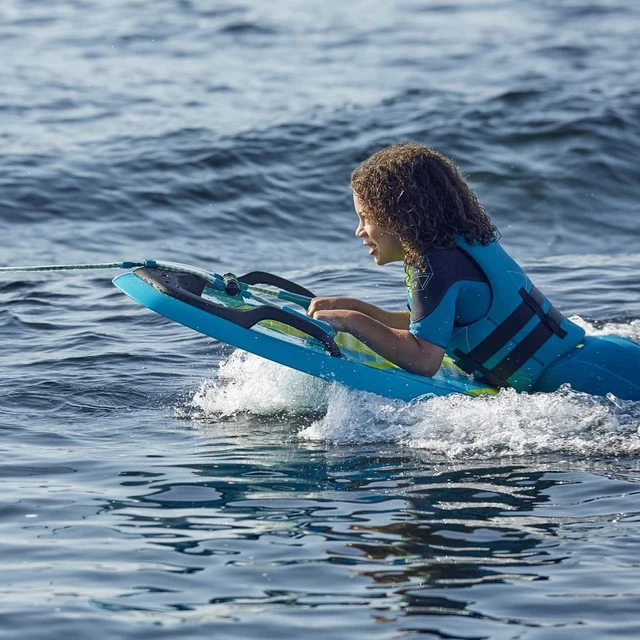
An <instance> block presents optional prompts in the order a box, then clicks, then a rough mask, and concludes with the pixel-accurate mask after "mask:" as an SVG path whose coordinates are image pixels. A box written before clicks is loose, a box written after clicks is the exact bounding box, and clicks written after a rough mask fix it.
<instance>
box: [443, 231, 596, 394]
mask: <svg viewBox="0 0 640 640" xmlns="http://www.w3.org/2000/svg"><path fill="white" fill-rule="evenodd" d="M458 247H459V248H460V249H461V250H462V251H463V252H464V253H466V254H467V255H468V256H469V257H470V258H471V259H472V260H473V261H474V262H475V263H476V264H477V265H478V266H479V267H480V269H481V270H482V271H483V272H484V274H485V275H486V277H487V280H488V282H489V287H490V288H491V305H490V307H489V311H488V312H487V313H486V315H484V316H483V317H482V318H480V319H479V320H477V321H476V322H473V323H471V324H468V325H465V326H461V327H454V331H453V335H452V336H451V340H450V341H449V343H448V345H447V349H446V352H447V354H448V355H449V356H451V357H452V358H453V360H454V361H455V362H456V364H457V365H458V366H459V367H460V368H461V369H462V370H463V371H466V372H467V373H472V374H474V375H476V376H480V377H482V378H484V379H485V380H486V381H487V382H489V383H490V384H492V385H494V386H497V387H507V386H508V387H514V388H515V389H516V390H517V391H529V390H530V389H531V388H532V387H533V385H534V384H535V382H536V380H537V379H538V378H539V377H540V375H541V373H542V372H543V371H544V369H545V368H546V367H548V366H549V365H550V364H551V363H552V362H555V361H556V360H557V359H558V358H559V357H560V356H563V355H565V354H566V353H569V352H570V351H571V350H572V349H574V348H575V347H576V346H577V345H578V344H579V343H580V342H581V341H582V339H583V337H584V329H581V328H580V327H578V325H576V324H574V323H573V322H571V321H570V320H568V319H567V318H565V317H564V316H563V315H562V313H560V311H558V310H557V309H556V308H555V307H554V306H553V305H552V304H551V303H550V302H549V300H547V298H546V297H545V296H544V295H543V294H542V293H540V291H538V289H536V287H534V286H533V283H532V282H531V280H529V278H528V277H527V275H526V274H525V273H524V271H523V270H522V268H521V267H520V266H519V265H518V264H517V263H516V262H515V261H514V260H513V259H512V258H511V257H510V256H509V255H508V254H507V252H506V251H505V250H504V249H503V248H502V247H501V246H500V244H499V243H498V242H492V243H491V244H489V245H487V246H484V245H481V244H477V243H476V244H469V243H467V242H466V240H464V238H461V239H459V240H458Z"/></svg>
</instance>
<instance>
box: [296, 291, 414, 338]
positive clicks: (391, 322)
mask: <svg viewBox="0 0 640 640" xmlns="http://www.w3.org/2000/svg"><path fill="white" fill-rule="evenodd" d="M337 309H343V310H347V309H349V310H351V311H358V312H360V313H362V314H364V315H365V316H369V317H370V318H373V319H374V320H377V321H378V322H382V324H385V325H387V327H391V328H392V329H405V330H406V329H409V321H410V317H411V314H410V313H409V311H387V310H386V309H381V308H380V307H376V306H375V305H374V304H370V303H369V302H364V300H358V298H343V297H333V298H314V299H313V300H312V301H311V304H310V305H309V310H308V314H309V315H310V316H311V317H312V318H313V317H315V314H316V313H317V312H319V311H334V310H337Z"/></svg>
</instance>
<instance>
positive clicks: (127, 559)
mask: <svg viewBox="0 0 640 640" xmlns="http://www.w3.org/2000/svg"><path fill="white" fill-rule="evenodd" d="M639 27H640V5H637V4H636V3H633V2H614V1H612V0H589V1H588V2H573V1H572V0H563V2H561V3H558V2H547V1H546V0H544V1H541V2H536V3H528V4H524V3H521V2H516V1H515V0H506V1H502V0H501V1H500V2H498V1H497V0H487V1H486V2H480V3H478V2H470V1H467V0H453V1H452V2H435V1H434V2H427V1H426V0H425V1H417V0H415V1H408V2H401V3H375V2H370V1H367V0H355V1H354V2H351V3H337V2H332V1H330V2H322V3H320V2H310V3H309V2H307V3H304V4H303V3H300V2H294V1H293V0H284V1H281V2H278V3H277V7H275V5H274V4H273V3H268V4H265V3H257V2H253V3H250V2H246V3H242V2H239V1H238V0H229V1H228V2H224V3H217V4H216V6H212V5H211V3H206V2H203V1H196V0H181V1H177V0H176V1H174V0H161V1H160V2H156V3H153V5H150V4H149V3H143V2H139V1H137V0H114V1H112V2H109V3H98V2H97V1H93V0H83V1H76V2H71V1H68V2H58V3H42V2H34V1H30V0H5V1H4V2H3V3H2V6H1V7H0V59H1V60H2V65H0V142H1V144H2V154H1V156H0V233H1V234H2V240H0V246H1V249H2V250H1V254H0V259H1V262H2V264H6V265H11V264H13V265H15V264H37V263H68V262H104V261H116V260H126V259H140V258H156V259H164V260H173V261H177V262H186V263H188V264H194V265H197V266H203V267H209V268H212V269H215V270H218V271H219V270H220V269H232V270H234V271H235V272H237V273H242V272H246V271H250V270H253V269H256V268H260V269H264V270H270V271H274V272H277V273H279V274H281V275H284V276H286V277H290V278H293V279H295V280H297V281H299V282H300V283H301V284H303V285H305V286H307V287H309V288H311V289H313V290H316V291H317V292H318V293H325V294H332V293H346V294H350V295H357V296H362V297H365V298H366V299H368V300H370V301H371V302H373V303H376V304H384V305H386V306H388V307H393V306H394V305H395V306H398V305H402V304H403V295H404V294H403V290H402V274H401V272H400V270H399V269H397V268H395V267H388V268H385V269H384V270H381V269H379V268H377V267H375V266H374V265H372V264H371V263H370V262H369V259H368V257H367V256H366V255H365V252H364V251H363V248H362V246H361V244H360V243H359V241H357V240H356V239H355V238H353V235H352V234H353V231H354V229H355V222H356V219H355V215H354V213H353V212H352V211H351V203H350V193H349V190H348V188H347V181H348V176H349V173H350V171H351V170H352V168H353V167H354V165H355V164H356V163H357V162H359V161H360V160H362V159H363V158H365V157H366V156H367V155H368V154H369V153H371V152H372V151H374V150H376V149H378V148H380V147H381V146H384V145H385V144H388V143H392V142H397V141H400V140H406V139H415V140H419V141H421V142H425V143H428V144H431V145H433V146H435V147H437V148H439V149H441V150H442V151H443V152H445V153H447V154H448V155H450V156H452V157H453V158H454V159H455V161H456V162H457V163H458V164H459V166H460V167H461V169H462V170H463V172H464V173H465V175H467V176H468V178H469V181H470V182H471V184H472V186H473V187H474V189H475V190H476V191H477V193H478V195H479V197H480V199H481V201H482V202H483V203H484V204H485V206H486V207H487V209H488V211H489V212H490V213H491V215H492V217H493V218H494V220H495V222H496V223H497V224H498V226H499V227H500V229H501V231H502V234H503V243H504V245H505V246H506V247H507V248H508V249H509V250H510V252H511V253H512V254H513V255H514V256H515V257H516V258H517V259H518V260H519V261H520V262H521V263H522V264H523V265H524V266H525V267H526V268H527V270H528V271H529V272H530V274H531V275H532V277H533V279H534V280H535V282H536V284H537V285H538V286H539V287H540V288H541V289H542V290H544V291H545V292H546V293H548V294H549V295H550V297H552V299H553V300H554V302H555V303H556V305H557V306H559V307H560V308H562V309H563V310H564V311H565V312H567V313H568V314H570V315H573V316H574V317H575V318H577V320H578V321H579V322H580V323H582V324H583V326H585V327H586V329H587V331H588V332H589V333H598V332H602V331H604V332H612V333H616V334H618V335H625V336H628V337H630V338H632V339H634V340H636V341H640V296H639V295H638V294H639V293H640V278H639V276H638V274H639V273H640V253H639V252H638V240H639V238H640V232H639V225H638V222H639V219H640V216H639V212H640V201H639V200H638V184H639V180H638V178H639V173H638V169H637V158H638V156H639V152H640V126H639V124H638V123H639V121H640V90H639V89H638V87H640V70H639V69H638V66H637V65H636V64H634V61H635V60H637V59H638V57H639V56H640V40H639V39H638V38H637V33H638V28H639ZM112 275H115V273H114V274H109V273H101V272H87V273H66V274H62V273H57V274H12V275H2V276H1V277H0V327H1V331H2V337H3V339H2V342H1V344H0V366H1V367H2V371H3V372H4V376H3V377H2V380H1V381H0V394H1V396H0V397H1V398H2V403H1V405H0V407H1V408H0V429H2V434H3V438H2V444H1V445H0V446H1V447H2V449H3V464H2V465H0V474H1V475H2V482H3V497H2V500H1V502H0V545H1V553H2V564H1V566H0V594H1V597H0V629H1V633H0V635H1V636H2V637H3V638H4V637H7V638H20V639H21V640H22V639H27V638H28V639H39V638H47V639H50V638H62V637H73V638H87V637H93V636H95V634H96V629H99V630H100V631H99V633H100V635H101V636H103V637H112V638H116V637H117V638H145V640H146V639H147V638H169V637H170V638H181V637H182V638H209V637H216V638H234V639H235V638H239V639H241V638H251V639H255V638H267V637H282V638H299V637H301V636H302V635H304V636H305V637H309V638H322V639H325V638H332V639H340V638H350V639H351V638H365V637H366V638H384V639H392V638H393V639H397V638H402V639H409V638H418V637H426V638H458V639H463V638H464V639H466V640H468V639H471V638H473V639H480V638H491V639H500V640H502V639H511V638H514V639H515V638H519V639H523V638H526V639H527V640H531V639H538V638H544V639H545V640H548V639H550V638H553V639H554V640H555V639H564V638H567V639H568V638H571V639H573V638H576V637H580V638H583V639H594V640H595V639H598V640H600V639H601V638H604V637H614V636H615V637H621V638H637V637H638V635H639V634H640V625H639V624H638V621H637V613H636V612H637V607H638V601H639V599H640V591H639V589H638V586H637V583H638V580H637V570H638V560H637V557H638V553H639V550H640V512H639V511H638V508H637V504H638V486H639V485H638V480H639V478H640V466H639V464H638V460H639V459H640V458H639V453H640V438H639V435H638V429H639V427H640V406H639V405H638V403H632V402H622V401H620V400H618V399H617V398H615V396H611V397H609V398H593V397H589V396H586V395H583V394H576V393H574V392H572V391H570V390H567V389H563V390H560V391H558V392H557V393H555V394H550V395H539V396H525V395H521V396H518V395H517V394H514V393H512V392H502V393H501V394H500V395H499V396H497V397H495V398H480V399H471V398H466V397H450V398H437V399H421V400H419V401H416V402H413V403H402V402H396V401H390V400H387V399H381V398H377V397H375V396H369V395H367V394H362V393H357V392H351V391H347V390H345V389H341V388H334V387H328V386H326V385H325V384H324V383H320V382H318V381H316V380H313V379H311V378H308V377H306V376H304V375H302V374H298V373H295V372H291V371H287V370H284V369H282V368H280V367H277V366H275V365H270V364H265V363H264V362H263V361H259V360H257V359H256V358H254V357H253V356H247V355H246V354H245V355H243V354H240V353H232V350H231V349H229V348H228V347H225V346H223V345H220V344H218V343H216V342H214V341H212V340H209V339H207V338H205V337H203V336H200V335H197V334H195V333H192V332H190V331H188V330H187V329H185V328H183V327H180V326H178V325H172V324H170V323H168V321H165V320H163V319H162V318H160V317H158V316H155V315H153V314H152V313H150V312H147V311H145V310H144V309H142V308H141V307H138V306H137V305H135V303H133V302H131V301H129V300H128V299H126V298H125V297H124V296H122V294H120V293H119V292H118V291H117V290H116V289H115V288H114V287H113V286H112V285H111V284H110V277H111V276H112Z"/></svg>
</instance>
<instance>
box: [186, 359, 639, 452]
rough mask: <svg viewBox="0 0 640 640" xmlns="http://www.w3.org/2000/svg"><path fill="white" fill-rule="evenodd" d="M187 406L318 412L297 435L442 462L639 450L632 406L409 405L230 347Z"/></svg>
mask: <svg viewBox="0 0 640 640" xmlns="http://www.w3.org/2000/svg"><path fill="white" fill-rule="evenodd" d="M191 405H192V407H193V408H195V409H196V411H197V412H198V415H199V417H207V416H211V417H214V418H220V417H226V416H233V415H236V414H238V413H252V414H258V415H273V414H277V413H280V412H287V413H301V412H309V411H311V412H320V413H323V414H324V415H323V416H322V417H321V418H319V419H316V420H313V421H312V422H311V424H309V425H308V426H303V427H302V429H301V430H300V431H299V432H298V434H297V438H298V439H299V440H303V441H311V442H325V443H332V444H336V445H359V444H372V443H383V442H386V443H395V444H400V445H403V446H406V447H409V448H413V449H421V450H425V451H428V452H430V453H433V454H434V455H437V456H446V457H447V458H449V459H461V458H483V457H498V456H527V455H537V454H545V453H560V452H562V453H566V454H572V455H580V456H636V455H638V454H640V436H639V429H640V402H628V401H622V400H619V399H618V398H616V397H615V396H613V395H609V396H607V397H606V398H599V397H594V396H590V395H588V394H585V393H578V392H575V391H572V390H571V389H569V388H562V389H560V390H558V391H557V392H555V393H550V394H542V393H541V394H525V393H516V392H515V391H514V390H512V389H505V390H503V391H501V392H500V393H499V394H498V395H496V396H483V397H479V398H472V397H469V396H463V395H459V394H453V395H450V396H444V397H431V396H423V397H421V398H417V399H416V400H413V401H412V402H409V403H406V402H403V401H401V400H391V399H388V398H382V397H380V396H376V395H374V394H370V393H364V392H361V391H354V390H351V389H347V388H345V387H342V386H340V385H337V384H332V385H330V384H327V383H325V382H323V381H321V380H319V379H317V378H314V377H312V376H309V375H307V374H304V373H300V372H298V371H294V370H292V369H289V368H287V367H283V366H281V365H278V364H276V363H273V362H270V361H267V360H264V359H262V358H259V357H257V356H254V355H252V354H248V353H245V352H242V351H235V352H233V353H232V354H231V356H230V357H229V358H228V360H226V361H224V362H223V363H221V365H220V367H219V371H218V374H217V377H216V378H215V379H213V380H208V381H206V382H204V383H203V384H202V385H201V387H200V389H199V390H198V391H197V392H196V394H195V396H194V398H193V399H192V402H191Z"/></svg>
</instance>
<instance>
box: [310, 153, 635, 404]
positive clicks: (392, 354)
mask: <svg viewBox="0 0 640 640" xmlns="http://www.w3.org/2000/svg"><path fill="white" fill-rule="evenodd" d="M350 186H351V189H352V190H353V202H354V206H355V210H356V214H357V216H358V227H357V229H356V236H357V237H358V238H362V241H363V243H364V244H365V246H367V247H368V248H369V255H371V256H373V258H374V260H375V261H376V264H378V265H384V264H387V263H389V262H399V261H403V262H404V265H405V271H406V273H407V287H408V290H409V308H410V312H409V311H386V310H384V309H381V308H379V307H376V306H374V305H372V304H369V303H367V302H364V301H362V300H357V299H355V298H344V297H335V298H314V300H313V301H312V303H311V306H310V307H309V315H311V316H312V317H314V318H317V319H318V320H324V321H325V322H328V323H330V324H331V325H332V326H333V327H334V328H335V329H336V330H337V331H346V332H349V333H351V334H353V335H354V336H356V337H357V338H358V339H360V340H361V341H362V342H364V343H365V344H367V345H368V346H369V347H371V348H372V349H374V350H375V351H376V352H378V353H379V354H380V355H381V356H383V357H384V358H386V359H388V360H390V361H391V362H393V363H395V364H397V365H398V366H400V367H402V368H403V369H406V370H407V371H410V372H412V373H417V374H420V375H425V376H433V375H434V374H435V373H436V371H438V369H439V367H440V365H441V363H442V359H443V357H444V354H445V353H446V354H447V355H449V356H451V357H452V358H453V359H454V360H455V362H456V364H457V365H458V366H459V367H460V368H462V369H463V370H464V371H466V372H467V373H470V374H473V375H474V376H476V377H478V378H481V379H484V380H486V381H487V382H489V383H490V384H492V385H494V386H497V387H514V388H515V389H516V390H518V391H554V390H555V389H557V388H558V387H559V386H560V385H562V384H564V383H570V384H571V386H572V388H573V389H575V390H577V391H585V392H587V393H592V394H596V395H605V394H606V393H608V392H612V393H613V394H615V395H616V396H618V397H620V398H624V399H632V400H640V345H638V344H636V343H635V342H632V341H631V340H626V339H624V338H620V337H617V336H601V337H585V335H584V330H583V329H581V328H580V327H578V326H577V325H576V324H574V323H573V322H571V321H570V320H568V319H567V318H565V317H564V316H563V315H562V313H560V312H559V311H558V310H557V309H556V308H555V307H554V306H553V305H552V304H551V303H550V302H549V301H548V300H547V299H546V298H545V296H544V295H543V294H542V293H540V291H538V289H536V287H534V286H533V284H532V283H531V281H530V280H529V278H528V277H527V276H526V275H525V273H524V272H523V270H522V269H521V267H520V266H518V264H517V263H516V262H514V261H513V260H512V259H511V258H510V257H509V255H508V254H507V253H506V252H505V251H504V250H503V249H502V247H501V246H500V244H499V243H498V239H499V233H498V230H497V229H496V227H495V226H494V225H493V224H492V222H491V220H490V219H489V217H488V216H487V214H486V212H485V210H484V208H483V207H482V205H481V204H480V203H479V202H478V200H477V198H476V197H475V195H474V194H473V192H472V191H471V189H470V188H469V186H468V185H467V183H466V182H465V180H464V178H463V177H462V175H461V174H460V173H459V172H458V170H457V169H456V167H455V166H454V165H453V163H452V162H451V161H450V160H449V159H447V158H446V157H444V156H443V155H441V154H440V153H438V152H437V151H435V150H433V149H430V148H428V147H424V146H421V145H418V144H415V143H404V144H397V145H393V146H391V147H388V148H386V149H382V150H381V151H378V152H377V153H375V154H374V155H372V156H371V157H370V158H369V159H367V160H365V161H364V162H363V163H362V164H361V165H360V166H358V167H357V168H356V169H355V171H354V172H353V174H352V176H351V183H350Z"/></svg>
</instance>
